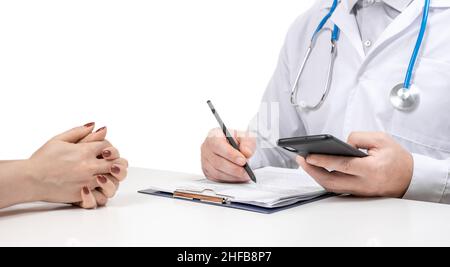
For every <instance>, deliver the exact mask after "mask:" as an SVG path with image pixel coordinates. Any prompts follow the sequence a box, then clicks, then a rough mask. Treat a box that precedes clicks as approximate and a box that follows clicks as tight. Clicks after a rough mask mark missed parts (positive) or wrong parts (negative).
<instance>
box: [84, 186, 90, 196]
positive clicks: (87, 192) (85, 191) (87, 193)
mask: <svg viewBox="0 0 450 267" xmlns="http://www.w3.org/2000/svg"><path fill="white" fill-rule="evenodd" d="M83 193H84V194H85V195H89V193H90V191H89V188H87V187H86V186H85V187H83Z"/></svg>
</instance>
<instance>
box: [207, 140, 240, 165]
mask: <svg viewBox="0 0 450 267" xmlns="http://www.w3.org/2000/svg"><path fill="white" fill-rule="evenodd" d="M205 150H206V151H205V152H207V153H208V154H209V153H211V154H216V155H218V156H221V157H222V158H225V159H227V160H229V161H231V162H233V163H234V164H237V165H239V166H244V165H245V164H246V163H247V158H246V157H245V156H244V155H243V154H242V153H241V152H239V151H238V150H236V149H234V148H233V147H232V146H231V145H230V144H229V143H228V141H227V140H226V139H215V140H214V141H211V142H209V143H207V144H206V149H205Z"/></svg>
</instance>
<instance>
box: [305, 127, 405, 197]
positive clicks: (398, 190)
mask: <svg viewBox="0 0 450 267" xmlns="http://www.w3.org/2000/svg"><path fill="white" fill-rule="evenodd" d="M348 143H349V144H350V145H352V146H354V147H356V148H361V149H367V150H368V154H369V156H368V157H366V158H347V157H336V156H325V155H311V156H308V157H307V158H306V159H304V158H302V157H298V158H297V162H298V164H299V165H300V166H301V167H302V168H303V169H304V170H305V171H306V172H307V173H308V174H309V175H311V176H312V177H313V178H314V179H315V180H316V181H317V182H318V183H319V184H320V185H322V186H323V187H324V188H325V189H326V190H328V191H329V192H333V193H338V194H351V195H355V196H361V197H392V198H402V197H403V196H404V195H405V194H406V192H407V190H408V188H409V185H410V183H411V179H412V175H413V167H414V166H413V165H414V161H413V157H412V155H411V154H410V153H409V152H408V151H406V150H405V149H403V148H402V147H401V146H400V145H399V144H398V143H396V142H395V140H394V139H393V138H392V137H391V136H389V135H387V134H385V133H375V132H355V133H352V134H351V135H350V137H349V139H348Z"/></svg>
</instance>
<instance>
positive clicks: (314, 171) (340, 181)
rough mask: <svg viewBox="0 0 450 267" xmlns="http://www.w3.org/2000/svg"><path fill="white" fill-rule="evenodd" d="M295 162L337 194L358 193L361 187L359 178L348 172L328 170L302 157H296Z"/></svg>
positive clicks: (329, 190)
mask: <svg viewBox="0 0 450 267" xmlns="http://www.w3.org/2000/svg"><path fill="white" fill-rule="evenodd" d="M297 162H298V163H299V165H300V166H301V167H302V168H303V170H305V172H306V173H308V174H309V175H310V176H311V177H313V178H314V180H316V182H317V183H319V184H320V185H321V186H322V187H324V188H325V189H326V190H327V191H328V192H332V193H337V194H354V195H360V194H361V193H362V187H361V186H360V180H359V179H358V178H357V177H355V176H351V175H348V174H343V173H339V172H328V171H327V170H325V169H323V168H321V167H316V166H313V165H310V164H308V163H307V162H306V161H305V159H304V158H301V157H298V158H297Z"/></svg>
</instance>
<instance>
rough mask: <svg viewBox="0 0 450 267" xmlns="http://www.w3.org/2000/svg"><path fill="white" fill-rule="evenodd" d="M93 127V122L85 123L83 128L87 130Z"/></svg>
mask: <svg viewBox="0 0 450 267" xmlns="http://www.w3.org/2000/svg"><path fill="white" fill-rule="evenodd" d="M94 125H95V122H90V123H86V124H85V125H84V127H86V128H89V127H92V126H94Z"/></svg>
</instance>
